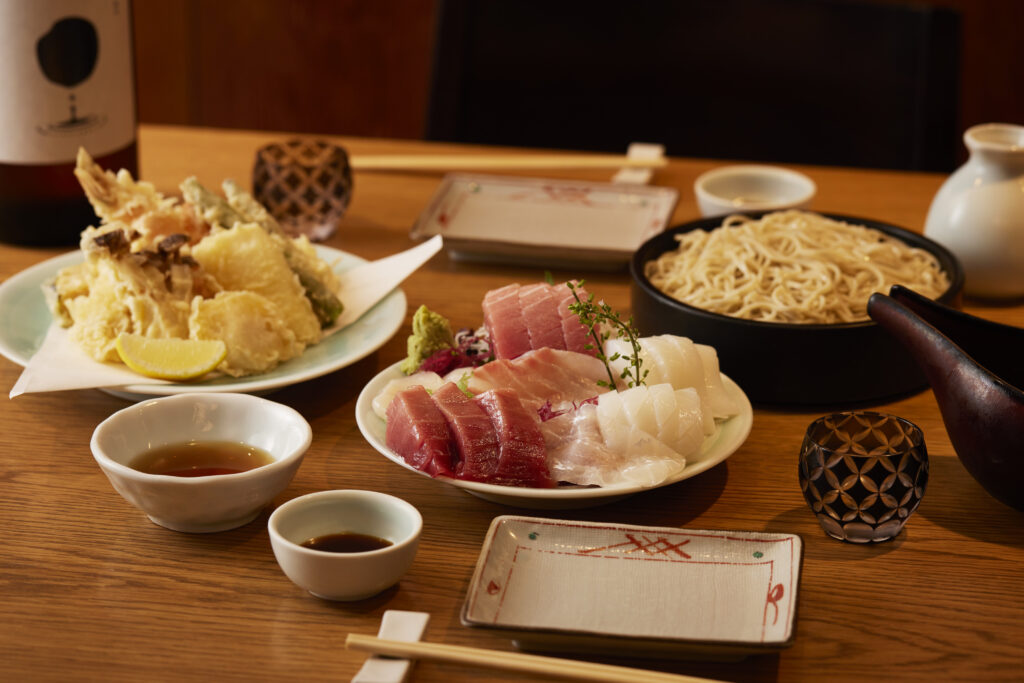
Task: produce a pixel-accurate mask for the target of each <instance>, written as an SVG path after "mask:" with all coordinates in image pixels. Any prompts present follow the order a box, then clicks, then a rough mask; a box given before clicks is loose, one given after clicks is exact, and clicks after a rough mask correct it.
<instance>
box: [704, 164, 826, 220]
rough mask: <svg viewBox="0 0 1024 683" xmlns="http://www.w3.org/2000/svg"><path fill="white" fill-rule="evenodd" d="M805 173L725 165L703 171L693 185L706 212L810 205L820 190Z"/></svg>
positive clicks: (783, 169)
mask: <svg viewBox="0 0 1024 683" xmlns="http://www.w3.org/2000/svg"><path fill="white" fill-rule="evenodd" d="M817 189H818V188H817V186H816V185H815V184H814V181H813V180H811V179H810V178H808V177H807V176H805V175H804V174H803V173H798V172H797V171H793V170H790V169H788V168H780V167H778V166H763V165H758V164H741V165H736V166H722V167H720V168H716V169H713V170H710V171H707V172H706V173H703V174H701V175H700V176H699V177H698V178H697V180H696V181H695V182H694V184H693V191H694V194H695V195H696V196H697V206H698V207H699V208H700V212H701V214H702V215H704V216H707V217H711V216H724V215H727V214H730V213H738V212H742V211H774V210H782V209H802V208H806V207H807V206H808V205H809V204H810V203H811V199H812V198H813V197H814V195H815V193H816V192H817Z"/></svg>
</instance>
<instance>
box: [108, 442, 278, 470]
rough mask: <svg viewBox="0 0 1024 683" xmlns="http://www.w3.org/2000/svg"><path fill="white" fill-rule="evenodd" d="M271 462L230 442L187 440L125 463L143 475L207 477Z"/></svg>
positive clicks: (260, 452) (258, 450)
mask: <svg viewBox="0 0 1024 683" xmlns="http://www.w3.org/2000/svg"><path fill="white" fill-rule="evenodd" d="M272 462H274V458H273V456H271V455H270V453H267V452H266V451H265V450H263V449H262V448H257V447H255V446H250V445H249V444H245V443H238V442H234V441H188V442H185V443H176V444H169V445H167V446H160V447H158V448H153V449H150V450H148V451H146V452H145V453H143V454H141V455H139V456H137V457H136V458H135V459H134V460H132V461H131V462H130V463H128V466H129V467H131V468H132V469H136V470H139V471H140V472H146V473H147V474H166V475H170V476H172V477H210V476H216V475H222V474H238V473H239V472H246V471H248V470H254V469H256V468H257V467H262V466H263V465H269V464H270V463H272Z"/></svg>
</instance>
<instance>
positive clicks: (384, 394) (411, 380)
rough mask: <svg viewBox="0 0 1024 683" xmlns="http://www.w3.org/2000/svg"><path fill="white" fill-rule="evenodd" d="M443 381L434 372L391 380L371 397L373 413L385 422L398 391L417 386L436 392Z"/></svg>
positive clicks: (418, 373) (417, 373)
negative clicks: (389, 407)
mask: <svg viewBox="0 0 1024 683" xmlns="http://www.w3.org/2000/svg"><path fill="white" fill-rule="evenodd" d="M444 382H445V380H443V379H442V378H441V376H440V375H439V374H437V373H436V372H416V373H413V374H411V375H408V376H406V377H399V378H397V379H393V380H391V381H390V382H388V383H387V384H385V385H384V388H383V389H382V390H381V392H380V393H379V394H377V395H376V396H374V397H373V403H372V406H373V412H374V413H375V414H376V415H377V417H379V418H380V419H382V420H387V413H388V406H389V405H391V400H392V399H393V398H394V397H395V394H397V393H398V392H399V391H402V390H403V389H408V388H409V387H413V386H416V385H417V384H419V385H420V386H422V387H423V388H424V389H426V390H427V391H429V392H434V391H436V390H437V389H438V388H439V387H440V386H441V385H442V384H444Z"/></svg>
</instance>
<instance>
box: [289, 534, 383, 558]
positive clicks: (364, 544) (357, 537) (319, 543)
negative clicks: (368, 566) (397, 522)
mask: <svg viewBox="0 0 1024 683" xmlns="http://www.w3.org/2000/svg"><path fill="white" fill-rule="evenodd" d="M299 545H301V546H302V547H303V548H312V549H313V550H322V551H324V552H327V553H365V552H369V551H371V550H380V549H381V548H387V547H388V546H390V545H394V544H393V543H392V542H391V541H389V540H388V539H386V538H378V537H377V536H370V535H368V534H357V533H353V532H351V531H343V532H341V533H339V534H326V535H324V536H317V537H316V538H311V539H309V540H308V541H303V542H302V543H300V544H299Z"/></svg>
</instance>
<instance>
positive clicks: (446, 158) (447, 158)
mask: <svg viewBox="0 0 1024 683" xmlns="http://www.w3.org/2000/svg"><path fill="white" fill-rule="evenodd" d="M349 164H351V166H352V168H353V169H355V170H357V171H403V170H411V171H457V170H471V169H487V170H494V169H531V168H655V167H661V166H665V165H666V164H668V160H667V159H665V158H664V157H659V158H656V159H640V158H636V157H628V156H624V155H602V154H523V155H494V154H484V155H476V154H355V155H352V156H351V157H350V158H349Z"/></svg>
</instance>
